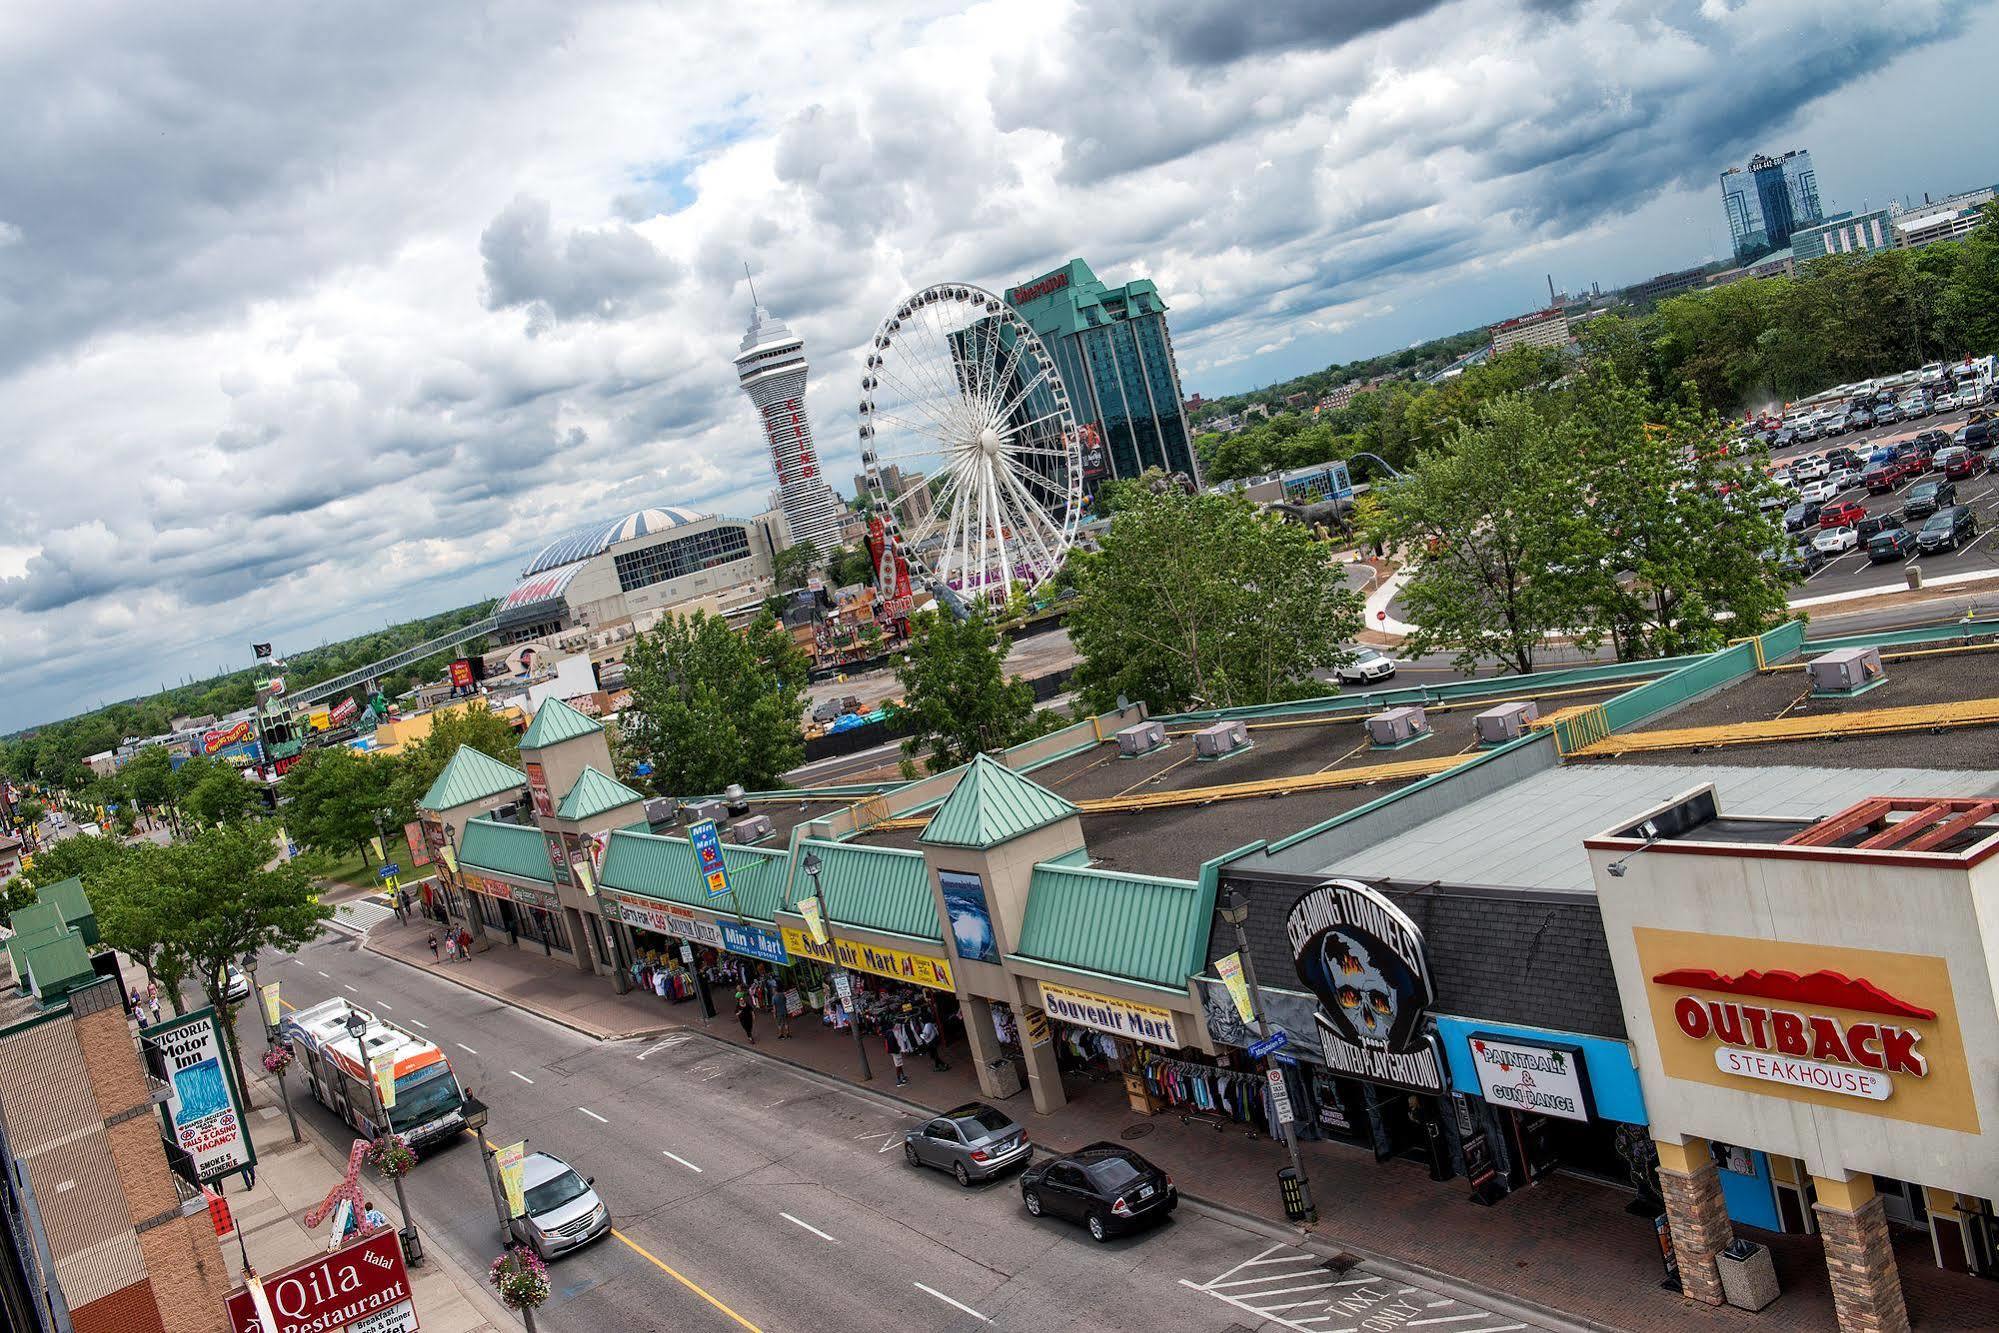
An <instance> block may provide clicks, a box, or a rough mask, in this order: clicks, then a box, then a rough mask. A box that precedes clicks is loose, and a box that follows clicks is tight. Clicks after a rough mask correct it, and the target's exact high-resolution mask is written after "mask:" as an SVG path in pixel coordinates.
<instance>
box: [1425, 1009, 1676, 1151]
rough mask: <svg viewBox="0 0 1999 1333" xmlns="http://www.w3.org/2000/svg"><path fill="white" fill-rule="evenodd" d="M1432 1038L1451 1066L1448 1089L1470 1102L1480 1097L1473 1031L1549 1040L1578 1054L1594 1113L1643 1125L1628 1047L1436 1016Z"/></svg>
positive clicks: (1577, 1036)
mask: <svg viewBox="0 0 1999 1333" xmlns="http://www.w3.org/2000/svg"><path fill="white" fill-rule="evenodd" d="M1436 1021H1437V1035H1438V1036H1439V1037H1441V1038H1442V1039H1443V1043H1444V1051H1445V1053H1446V1055H1447V1057H1448V1059H1449V1062H1450V1067H1451V1086H1452V1087H1453V1088H1455V1089H1456V1090H1457V1091H1459V1092H1462V1093H1464V1094H1465V1095H1466V1096H1469V1097H1482V1096H1484V1095H1485V1089H1484V1087H1483V1086H1482V1085H1481V1084H1480V1083H1479V1079H1478V1065H1477V1062H1476V1060H1474V1058H1473V1054H1472V1049H1471V1041H1472V1034H1473V1033H1474V1032H1493V1033H1498V1034H1500V1035H1502V1036H1507V1037H1513V1038H1516V1039H1518V1040H1520V1041H1524V1042H1534V1041H1551V1042H1555V1043H1557V1044H1560V1045H1563V1046H1574V1047H1576V1048H1578V1049H1580V1050H1581V1052H1582V1061H1583V1067H1584V1069H1585V1070H1586V1071H1587V1073H1588V1075H1589V1092H1590V1098H1591V1100H1592V1101H1594V1102H1595V1103H1596V1114H1597V1115H1598V1116H1599V1117H1601V1118H1602V1119H1605V1120H1617V1121H1621V1122H1623V1123H1624V1124H1627V1125H1643V1124H1645V1123H1647V1117H1646V1114H1645V1094H1644V1093H1643V1092H1642V1091H1640V1089H1639V1086H1638V1071H1637V1069H1636V1068H1635V1067H1634V1066H1633V1065H1632V1063H1631V1047H1630V1046H1629V1045H1628V1044H1627V1043H1625V1042H1621V1041H1612V1040H1610V1039H1608V1038H1606V1037H1587V1036H1583V1035H1581V1034H1580V1033H1575V1032H1558V1031H1555V1030H1553V1029H1544V1028H1536V1027H1528V1026H1527V1025H1525V1024H1521V1023H1481V1022H1477V1021H1475V1020H1473V1019H1468V1018H1454V1017H1451V1016H1448V1015H1445V1014H1438V1015H1437V1016H1436Z"/></svg>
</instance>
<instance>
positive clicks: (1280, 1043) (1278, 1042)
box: [1249, 1028, 1291, 1060]
mask: <svg viewBox="0 0 1999 1333" xmlns="http://www.w3.org/2000/svg"><path fill="white" fill-rule="evenodd" d="M1290 1044H1291V1038H1290V1036H1289V1035H1288V1034H1287V1033H1286V1032H1285V1031H1284V1029H1283V1028H1279V1029H1278V1030H1277V1031H1275V1032H1273V1033H1271V1034H1270V1035H1269V1036H1267V1037H1265V1038H1264V1039H1263V1040H1262V1041H1259V1042H1257V1043H1256V1044H1255V1045H1254V1046H1251V1047H1250V1048H1249V1058H1250V1059H1252V1060H1261V1059H1262V1058H1263V1057H1264V1056H1266V1055H1268V1054H1270V1053H1271V1052H1272V1051H1281V1050H1283V1049H1284V1048H1285V1047H1286V1046H1289V1045H1290Z"/></svg>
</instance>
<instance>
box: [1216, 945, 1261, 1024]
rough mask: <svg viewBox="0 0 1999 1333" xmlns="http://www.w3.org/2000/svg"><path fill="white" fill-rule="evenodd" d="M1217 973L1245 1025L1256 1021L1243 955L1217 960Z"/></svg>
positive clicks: (1235, 954)
mask: <svg viewBox="0 0 1999 1333" xmlns="http://www.w3.org/2000/svg"><path fill="white" fill-rule="evenodd" d="M1215 972H1216V974H1217V975H1218V976H1220V977H1221V979H1222V985H1224V986H1227V987H1228V988H1229V998H1230V999H1232V1000H1234V1001H1235V1010H1236V1012H1237V1013H1238V1014H1240V1015H1242V1021H1243V1022H1245V1023H1254V1022H1255V1021H1256V1009H1255V1007H1254V1006H1253V1005H1251V1004H1250V1002H1249V981H1248V979H1247V978H1245V977H1244V976H1243V974H1242V955H1241V954H1239V953H1232V954H1230V955H1229V956H1228V957H1226V958H1217V959H1216V960H1215Z"/></svg>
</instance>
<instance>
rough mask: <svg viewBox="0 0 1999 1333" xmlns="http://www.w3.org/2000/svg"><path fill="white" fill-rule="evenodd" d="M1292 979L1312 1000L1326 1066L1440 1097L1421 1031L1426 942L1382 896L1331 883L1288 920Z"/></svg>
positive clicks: (1429, 1044) (1433, 1051)
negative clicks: (1316, 1001)
mask: <svg viewBox="0 0 1999 1333" xmlns="http://www.w3.org/2000/svg"><path fill="white" fill-rule="evenodd" d="M1285 933H1286V935H1287V936H1288V937H1289V939H1290V942H1291V953H1292V958H1293V961H1294V962H1295V963H1296V965H1297V968H1298V979H1299V980H1300V981H1302V982H1304V983H1305V985H1306V986H1307V987H1308V988H1309V989H1310V990H1311V992H1312V993H1313V994H1314V995H1316V996H1318V997H1319V1012H1318V1023H1319V1030H1320V1036H1321V1038H1322V1039H1323V1041H1324V1045H1325V1048H1326V1062H1327V1063H1328V1064H1329V1065H1331V1066H1332V1067H1333V1068H1334V1069H1336V1070H1340V1071H1342V1072H1344V1073H1348V1074H1352V1075H1353V1076H1355V1077H1356V1078H1364V1079H1367V1080H1369V1081H1370V1082H1375V1083H1386V1084H1389V1085H1392V1086H1394V1087H1399V1088H1407V1089H1409V1090H1410V1091H1412V1092H1427V1093H1437V1092H1441V1091H1442V1090H1443V1086H1444V1083H1443V1064H1442V1061H1441V1060H1440V1059H1439V1058H1438V1052H1437V1045H1436V1042H1435V1040H1434V1039H1433V1038H1432V1037H1430V1036H1429V1034H1428V1033H1427V1032H1425V1031H1424V1018H1425V1012H1426V1010H1427V1009H1428V1008H1429V1004H1430V1000H1431V990H1430V972H1429V965H1428V962H1427V961H1426V959H1425V957H1424V953H1423V932H1422V931H1420V930H1418V929H1417V928H1416V923H1415V922H1413V921H1411V920H1410V919H1409V918H1408V917H1407V916H1406V915H1405V914H1404V913H1403V912H1402V909H1401V908H1399V907H1397V906H1396V905H1395V904H1394V903H1392V902H1390V901H1389V900H1388V899H1387V898H1386V897H1384V896H1383V895H1382V894H1381V893H1380V891H1379V890H1376V889H1374V888H1371V887H1369V886H1368V885H1365V884H1362V883H1360V882H1358V881H1356V880H1350V879H1334V880H1328V881H1326V882H1325V883H1324V884H1321V885H1319V886H1318V887H1317V888H1315V889H1312V890H1311V891H1310V892H1308V893H1306V894H1305V895H1304V896H1303V897H1301V898H1300V899H1298V901H1297V902H1296V903H1294V904H1293V905H1292V908H1291V913H1290V915H1289V916H1288V917H1287V918H1286V919H1285Z"/></svg>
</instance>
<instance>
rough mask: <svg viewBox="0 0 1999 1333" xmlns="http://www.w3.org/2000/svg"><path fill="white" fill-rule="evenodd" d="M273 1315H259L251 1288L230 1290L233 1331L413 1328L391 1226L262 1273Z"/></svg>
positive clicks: (400, 1332)
mask: <svg viewBox="0 0 1999 1333" xmlns="http://www.w3.org/2000/svg"><path fill="white" fill-rule="evenodd" d="M263 1294H264V1296H265V1298H266V1300H267V1301H268V1302H269V1304H268V1309H269V1311H270V1313H271V1315H272V1316H273V1319H272V1321H271V1322H269V1323H266V1322H265V1321H264V1320H263V1319H261V1318H259V1317H258V1314H257V1306H256V1299H255V1298H254V1297H253V1296H252V1295H251V1294H250V1291H249V1289H248V1288H241V1289H238V1290H236V1291H234V1292H231V1293H230V1295H229V1300H228V1303H227V1308H228V1311H229V1327H230V1329H231V1330H232V1333H362V1331H363V1330H365V1331H366V1333H415V1330H416V1328H417V1317H416V1303H415V1301H414V1300H413V1299H412V1297H411V1293H410V1277H409V1270H407V1269H406V1268H404V1267H403V1249H402V1242H401V1241H400V1240H399V1239H398V1238H397V1236H396V1233H395V1232H393V1231H378V1232H376V1233H375V1234H374V1235H372V1236H370V1237H369V1238H368V1239H366V1240H364V1241H358V1242H356V1243H355V1244H352V1245H348V1246H345V1247H343V1248H341V1249H338V1250H335V1251H334V1252H333V1253H332V1254H324V1255H321V1256H320V1257H319V1258H317V1259H312V1260H308V1261H307V1262H305V1263H302V1264H299V1265H298V1266H296V1267H294V1268H287V1269H284V1270H282V1271H281V1272H277V1273H272V1274H268V1275H266V1276H265V1277H264V1278H263Z"/></svg>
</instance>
